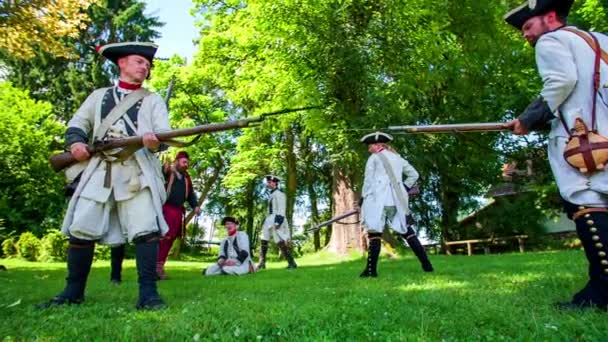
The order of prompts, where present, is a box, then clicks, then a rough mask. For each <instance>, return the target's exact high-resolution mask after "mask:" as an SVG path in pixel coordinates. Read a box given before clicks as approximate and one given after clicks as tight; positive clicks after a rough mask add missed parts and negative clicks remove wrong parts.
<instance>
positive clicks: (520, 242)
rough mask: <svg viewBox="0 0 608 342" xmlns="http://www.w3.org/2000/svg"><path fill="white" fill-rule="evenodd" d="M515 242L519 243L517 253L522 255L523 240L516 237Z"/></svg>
mask: <svg viewBox="0 0 608 342" xmlns="http://www.w3.org/2000/svg"><path fill="white" fill-rule="evenodd" d="M517 242H518V243H519V252H520V253H523V252H524V239H522V238H521V237H518V238H517Z"/></svg>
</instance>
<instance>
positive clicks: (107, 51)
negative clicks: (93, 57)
mask: <svg viewBox="0 0 608 342" xmlns="http://www.w3.org/2000/svg"><path fill="white" fill-rule="evenodd" d="M157 49H158V45H156V44H154V43H150V42H124V43H111V44H106V45H103V46H98V47H97V53H99V54H100V55H102V56H104V57H105V58H107V59H109V60H111V61H112V62H114V64H118V59H120V58H122V57H126V56H130V55H138V56H142V57H144V58H145V59H147V60H148V61H149V62H150V64H152V60H153V59H154V54H156V50H157Z"/></svg>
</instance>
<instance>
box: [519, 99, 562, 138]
mask: <svg viewBox="0 0 608 342" xmlns="http://www.w3.org/2000/svg"><path fill="white" fill-rule="evenodd" d="M518 119H519V121H520V122H521V124H522V125H523V126H524V127H526V129H528V130H529V131H542V130H546V129H549V128H550V125H549V122H550V121H551V120H553V119H555V115H553V113H552V112H551V108H549V105H548V104H547V102H546V101H545V99H544V98H543V97H542V96H539V97H538V98H537V99H536V100H534V101H532V103H530V104H529V105H528V107H526V109H525V110H524V112H523V113H522V114H521V115H520V116H519V117H518Z"/></svg>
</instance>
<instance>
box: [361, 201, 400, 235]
mask: <svg viewBox="0 0 608 342" xmlns="http://www.w3.org/2000/svg"><path fill="white" fill-rule="evenodd" d="M386 226H388V227H389V228H390V229H392V230H393V231H394V232H396V233H398V234H405V232H406V231H407V224H406V222H405V217H400V215H397V207H395V206H388V207H384V208H383V209H382V215H381V217H380V221H379V222H376V224H375V225H371V224H369V223H368V224H367V225H365V226H364V228H365V230H367V231H368V232H370V233H382V232H383V231H384V228H385V227H386Z"/></svg>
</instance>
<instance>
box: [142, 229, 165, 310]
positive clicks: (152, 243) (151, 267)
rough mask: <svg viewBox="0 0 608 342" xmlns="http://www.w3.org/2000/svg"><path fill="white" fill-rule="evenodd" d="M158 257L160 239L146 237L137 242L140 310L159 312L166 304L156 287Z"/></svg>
mask: <svg viewBox="0 0 608 342" xmlns="http://www.w3.org/2000/svg"><path fill="white" fill-rule="evenodd" d="M157 256H158V237H157V236H155V235H154V236H144V237H141V238H138V239H136V241H135V259H136V262H137V276H138V283H139V300H138V301H137V305H136V308H137V309H138V310H158V309H162V308H164V307H165V306H166V305H165V302H164V301H163V300H162V298H161V297H160V295H159V294H158V290H157V287H156V279H157V277H156V258H157Z"/></svg>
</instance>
